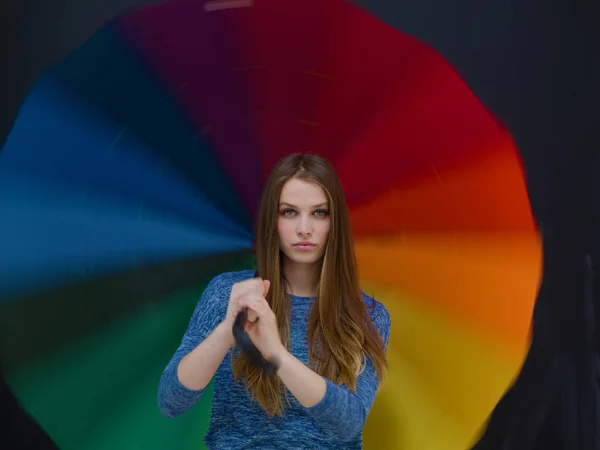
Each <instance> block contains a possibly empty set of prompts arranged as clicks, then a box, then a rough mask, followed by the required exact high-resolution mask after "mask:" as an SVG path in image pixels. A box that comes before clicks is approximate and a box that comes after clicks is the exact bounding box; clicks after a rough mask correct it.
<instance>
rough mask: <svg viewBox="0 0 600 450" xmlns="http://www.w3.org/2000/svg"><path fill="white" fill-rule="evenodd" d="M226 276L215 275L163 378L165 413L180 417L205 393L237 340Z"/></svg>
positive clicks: (160, 394)
mask: <svg viewBox="0 0 600 450" xmlns="http://www.w3.org/2000/svg"><path fill="white" fill-rule="evenodd" d="M227 288H228V286H227V284H226V280H224V279H223V276H222V275H220V276H217V277H215V278H213V279H212V280H211V281H210V283H209V284H208V286H207V287H206V289H205V290H204V292H203V293H202V296H201V298H200V300H199V301H198V304H197V305H196V308H195V310H194V313H193V314H192V317H191V319H190V322H189V325H188V328H187V330H186V332H185V334H184V336H183V338H182V340H181V344H180V345H179V348H178V349H177V351H176V352H175V354H174V355H173V357H172V358H171V361H170V362H169V364H168V365H167V367H166V368H165V370H164V372H163V375H162V377H161V379H160V383H159V387H158V407H159V408H160V410H161V412H162V413H163V415H164V416H166V417H168V418H174V417H177V416H179V415H181V414H183V413H185V412H186V411H188V410H189V409H190V408H191V407H192V406H194V405H195V404H196V402H197V401H198V400H199V399H200V398H201V397H202V394H203V393H204V391H205V389H206V387H207V386H208V384H209V383H210V380H211V379H212V377H213V376H214V374H215V372H216V371H217V369H218V367H219V365H220V364H221V362H222V361H223V359H224V358H225V355H226V354H227V351H228V350H229V348H230V347H231V344H232V342H233V336H232V333H231V329H229V330H227V329H226V327H224V326H223V325H220V324H221V322H222V321H223V318H224V317H225V311H226V309H227V303H228V301H227V300H228V298H229V289H227Z"/></svg>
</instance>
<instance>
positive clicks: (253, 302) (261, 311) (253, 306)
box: [238, 294, 273, 322]
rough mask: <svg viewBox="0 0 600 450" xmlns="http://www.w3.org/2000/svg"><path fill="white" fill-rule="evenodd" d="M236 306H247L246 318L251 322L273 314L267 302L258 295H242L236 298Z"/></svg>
mask: <svg viewBox="0 0 600 450" xmlns="http://www.w3.org/2000/svg"><path fill="white" fill-rule="evenodd" d="M238 308H239V310H241V309H242V308H248V320H250V321H251V322H255V321H256V319H262V318H266V317H268V316H269V315H271V314H273V311H271V307H270V306H269V303H268V302H267V301H266V300H265V298H264V297H262V296H260V295H250V294H249V295H242V296H241V297H240V298H239V300H238ZM253 319H254V320H253Z"/></svg>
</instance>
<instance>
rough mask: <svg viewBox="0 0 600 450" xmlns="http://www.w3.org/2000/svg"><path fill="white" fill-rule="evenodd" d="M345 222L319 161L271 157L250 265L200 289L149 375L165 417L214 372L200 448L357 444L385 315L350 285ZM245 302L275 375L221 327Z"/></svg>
mask: <svg viewBox="0 0 600 450" xmlns="http://www.w3.org/2000/svg"><path fill="white" fill-rule="evenodd" d="M349 222H350V220H349V214H348V208H347V206H346V202H345V199H344V195H343V191H342V187H341V183H340V181H339V179H338V177H337V175H336V174H335V172H334V170H333V168H332V167H331V165H330V164H329V163H328V162H327V161H325V160H324V159H323V158H320V157H318V156H314V155H291V156H288V157H286V158H284V159H282V160H281V161H279V162H278V163H277V165H276V166H275V168H274V169H273V171H272V173H271V175H270V177H269V179H268V181H267V184H266V187H265V191H264V194H263V198H262V200H261V207H260V211H259V216H258V221H257V233H256V259H257V271H256V272H255V271H253V270H247V271H240V272H231V273H224V274H221V275H218V276H216V277H215V278H213V279H212V280H211V281H210V283H209V284H208V286H207V287H206V290H205V291H204V293H203V294H202V297H201V299H200V301H199V302H198V305H197V306H196V309H195V311H194V313H193V316H192V318H191V320H190V323H189V326H188V329H187V331H186V333H185V335H184V336H183V340H182V342H181V345H180V346H179V348H178V349H177V351H176V352H175V355H174V356H173V358H172V359H171V361H170V363H169V364H168V365H167V367H166V369H165V371H164V374H163V376H162V378H161V381H160V386H159V392H158V403H159V406H160V409H161V411H162V412H163V414H164V415H165V416H167V417H169V418H172V417H176V416H178V415H180V414H182V413H184V412H186V411H187V410H189V409H190V408H191V407H192V406H193V405H194V404H195V403H196V402H197V401H198V399H199V398H200V397H201V396H202V394H203V393H204V391H205V389H206V387H207V386H208V384H209V382H210V381H211V379H212V378H213V377H214V396H213V402H212V412H211V418H210V425H209V429H208V432H207V434H206V436H205V438H204V441H205V443H206V445H207V447H208V448H210V449H213V448H214V449H217V448H218V449H239V448H246V449H249V448H252V449H308V448H310V449H344V450H349V449H360V448H362V428H363V425H364V423H365V420H366V418H367V414H368V413H369V411H370V409H371V406H372V405H373V401H374V400H375V395H376V392H377V389H378V387H379V383H380V380H381V379H382V376H383V372H384V371H385V370H386V368H387V363H386V356H385V350H386V348H387V342H388V338H389V333H390V317H389V314H388V312H387V310H386V309H385V307H384V306H383V305H382V304H381V303H378V302H377V301H375V300H373V299H372V298H370V297H369V296H367V295H366V294H363V293H362V292H361V291H360V287H359V283H358V275H357V267H356V258H355V255H354V246H353V243H352V237H351V232H350V223H349ZM257 275H258V276H257ZM245 308H247V309H246V310H247V311H248V317H249V322H248V325H247V326H246V331H247V333H248V336H249V337H250V339H251V341H252V342H253V343H254V345H255V346H256V348H257V349H258V350H259V351H260V353H261V354H262V356H263V357H264V358H266V359H267V360H269V361H273V362H274V363H275V364H276V366H277V373H276V375H275V376H272V377H269V376H266V375H265V374H264V373H263V372H261V371H260V370H259V369H258V368H257V367H255V366H253V365H252V364H250V362H249V360H248V358H247V357H246V355H245V354H244V352H240V351H239V350H238V349H237V348H236V346H235V341H234V338H233V334H232V326H233V324H234V321H235V318H236V316H237V314H238V313H239V312H240V311H241V310H242V309H245Z"/></svg>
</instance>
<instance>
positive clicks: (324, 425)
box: [158, 270, 390, 450]
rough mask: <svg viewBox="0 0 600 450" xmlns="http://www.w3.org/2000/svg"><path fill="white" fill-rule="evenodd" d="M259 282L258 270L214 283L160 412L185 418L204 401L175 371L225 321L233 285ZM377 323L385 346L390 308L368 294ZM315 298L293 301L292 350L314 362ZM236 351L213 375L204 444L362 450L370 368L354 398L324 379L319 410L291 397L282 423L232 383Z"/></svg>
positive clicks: (371, 388)
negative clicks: (310, 334) (311, 321)
mask: <svg viewBox="0 0 600 450" xmlns="http://www.w3.org/2000/svg"><path fill="white" fill-rule="evenodd" d="M253 276H254V271H252V270H244V271H240V272H229V273H224V274H221V275H218V276H216V277H215V278H213V279H212V280H211V281H210V283H209V284H208V286H207V287H206V289H205V291H204V293H203V294H202V296H201V298H200V301H199V302H198V305H197V306H196V309H195V311H194V313H193V315H192V318H191V320H190V323H189V326H188V329H187V331H186V333H185V335H184V336H183V339H182V342H181V345H180V346H179V348H178V349H177V351H176V352H175V354H174V355H173V358H172V359H171V361H170V362H169V364H168V365H167V367H166V369H165V371H164V373H163V375H162V378H161V380H160V385H159V389H158V405H159V407H160V410H161V411H162V413H163V414H164V415H165V416H166V417H169V418H174V417H177V416H179V415H180V414H183V413H185V412H186V411H188V410H189V409H190V408H192V407H193V406H194V404H195V403H196V402H197V401H198V399H200V397H201V396H202V394H203V393H204V390H199V391H194V390H190V389H188V388H186V387H185V386H183V385H182V384H181V382H180V381H179V379H178V377H177V366H178V364H179V361H180V360H181V358H183V357H184V356H185V355H186V354H187V353H189V352H190V351H192V350H193V349H194V348H195V347H196V346H197V345H198V344H199V343H200V342H201V341H202V340H203V339H205V338H206V337H207V336H208V335H209V334H210V333H211V332H212V331H213V330H214V328H215V327H216V326H217V325H218V324H219V323H220V322H221V321H222V320H223V319H224V317H225V312H226V310H227V304H228V301H229V295H230V293H231V287H232V286H233V284H235V283H237V282H240V281H243V280H246V279H248V278H251V277H253ZM363 297H364V300H365V302H366V304H367V306H368V310H369V312H370V315H371V318H372V320H373V322H374V323H375V325H376V326H377V328H378V329H379V332H380V333H381V336H382V337H383V339H384V341H385V343H386V346H387V343H388V339H389V333H390V316H389V314H388V311H387V310H386V308H385V307H384V306H383V305H382V304H381V303H379V302H377V301H375V300H374V299H372V298H371V297H369V296H367V295H366V294H363ZM313 301H314V299H311V298H308V297H297V296H292V308H291V323H290V346H289V351H290V352H291V353H292V354H293V355H294V356H295V357H296V358H298V359H299V360H300V361H302V362H303V363H304V364H307V363H308V339H307V336H306V334H307V333H306V330H307V326H308V312H309V310H310V307H311V305H312V302H313ZM230 352H231V350H230V351H229V352H228V353H227V355H226V356H225V359H224V360H223V362H222V363H221V365H220V367H219V369H218V370H217V372H216V374H215V376H214V394H213V401H212V412H211V417H210V424H209V428H208V432H207V433H206V436H205V437H204V442H205V444H206V446H207V447H208V448H209V449H219V450H221V449H224V450H225V449H226V450H237V449H242V448H243V449H261V450H269V449H273V450H275V449H278V450H279V449H331V450H338V449H339V450H342V449H343V450H353V449H361V448H362V428H363V425H364V423H365V420H366V418H367V414H368V413H369V411H370V409H371V406H372V405H373V401H374V400H375V394H376V392H377V388H378V386H379V380H378V377H377V375H376V373H375V370H374V368H373V365H372V364H371V362H370V361H367V366H366V368H365V370H364V371H363V372H362V374H361V375H360V376H359V377H358V380H357V392H356V394H354V393H352V392H350V391H349V390H348V389H346V387H345V386H337V385H335V384H334V383H332V382H330V381H329V380H327V379H326V384H327V390H326V393H325V397H324V398H323V399H322V400H321V402H319V403H318V404H317V405H315V406H313V407H311V408H305V407H303V406H302V405H300V403H298V402H297V401H296V399H295V398H294V397H293V395H291V394H289V398H290V401H291V405H289V406H288V405H286V409H285V411H284V414H283V415H282V416H281V417H274V418H270V417H268V416H267V415H266V414H265V412H264V411H263V410H262V409H261V407H260V405H258V403H257V402H255V401H254V400H252V398H251V397H250V395H249V394H248V392H247V391H246V390H245V387H244V384H243V382H241V381H240V382H237V383H236V382H234V380H233V375H232V372H231V365H230Z"/></svg>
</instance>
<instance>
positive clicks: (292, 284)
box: [283, 259, 321, 297]
mask: <svg viewBox="0 0 600 450" xmlns="http://www.w3.org/2000/svg"><path fill="white" fill-rule="evenodd" d="M320 272H321V268H320V265H319V264H298V263H295V262H293V261H290V260H288V259H285V260H284V261H283V274H284V276H285V279H286V281H287V286H286V288H287V290H288V293H290V294H292V295H297V296H298V297H315V296H316V295H317V290H318V285H319V276H320Z"/></svg>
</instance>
